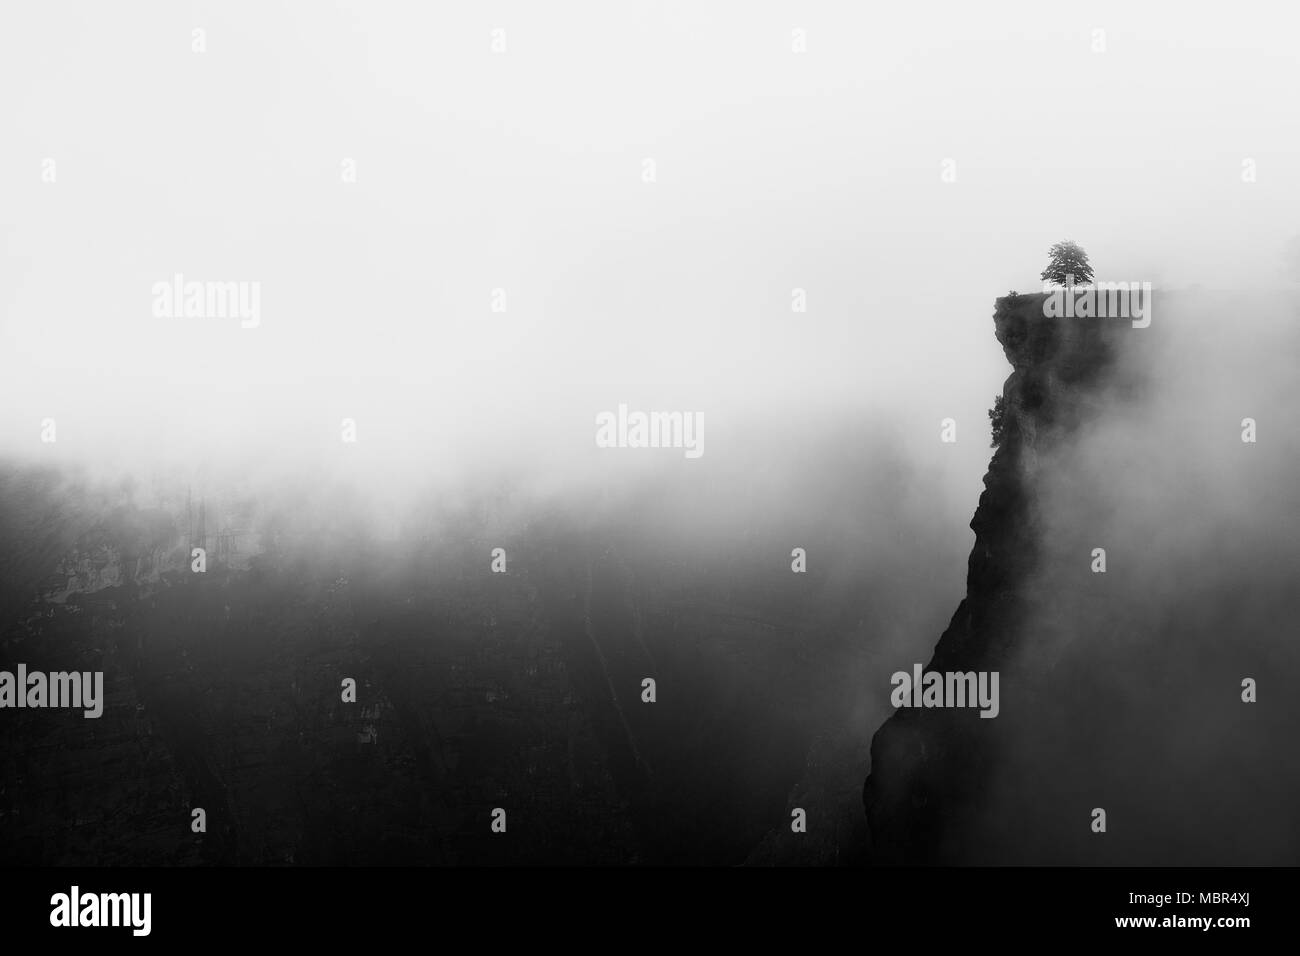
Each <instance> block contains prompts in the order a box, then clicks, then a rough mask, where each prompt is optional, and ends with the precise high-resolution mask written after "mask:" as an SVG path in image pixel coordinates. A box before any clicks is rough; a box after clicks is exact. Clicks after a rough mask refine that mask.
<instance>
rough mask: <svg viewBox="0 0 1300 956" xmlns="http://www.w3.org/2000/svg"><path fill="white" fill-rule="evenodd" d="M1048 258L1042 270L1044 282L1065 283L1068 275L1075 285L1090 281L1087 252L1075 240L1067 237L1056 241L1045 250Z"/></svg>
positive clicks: (1085, 283)
mask: <svg viewBox="0 0 1300 956" xmlns="http://www.w3.org/2000/svg"><path fill="white" fill-rule="evenodd" d="M1047 254H1048V256H1050V259H1049V260H1048V263H1047V268H1046V269H1044V270H1043V275H1042V279H1043V281H1044V282H1055V283H1056V284H1057V285H1065V282H1066V279H1067V278H1068V277H1069V276H1074V284H1075V285H1087V284H1088V283H1089V282H1091V281H1092V266H1090V265H1088V253H1086V252H1084V251H1083V247H1082V246H1080V245H1079V244H1078V243H1077V242H1074V241H1072V240H1069V239H1067V240H1066V241H1065V242H1058V243H1057V244H1056V245H1054V246H1052V248H1050V249H1048V250H1047Z"/></svg>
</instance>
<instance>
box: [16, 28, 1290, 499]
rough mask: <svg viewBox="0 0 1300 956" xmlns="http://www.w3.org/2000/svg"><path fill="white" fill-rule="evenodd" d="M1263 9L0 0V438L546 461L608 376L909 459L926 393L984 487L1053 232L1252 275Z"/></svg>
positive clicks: (615, 393)
mask: <svg viewBox="0 0 1300 956" xmlns="http://www.w3.org/2000/svg"><path fill="white" fill-rule="evenodd" d="M1270 7H1271V8H1273V9H1272V11H1271V12H1270V11H1269V8H1270ZM1276 8H1277V5H1276V4H1268V5H1264V6H1261V7H1260V8H1258V10H1255V9H1254V8H1252V7H1251V6H1250V5H1248V4H1236V5H1234V6H1233V7H1232V10H1231V16H1227V15H1225V14H1224V12H1223V9H1222V8H1221V7H1218V8H1215V7H1212V6H1210V5H1205V6H1204V8H1203V9H1201V8H1200V7H1199V6H1198V5H1197V4H1189V3H1185V2H1180V3H1166V4H1143V5H1141V6H1137V7H1135V5H1133V4H1131V3H1114V4H1108V3H1100V4H1089V5H1087V6H1083V7H1080V6H1078V5H1062V6H1056V5H1051V6H1049V5H1045V4H1041V3H1033V2H1031V3H998V4H979V5H973V4H964V3H947V4H927V5H920V6H918V5H898V4H896V5H888V6H885V5H865V4H859V3H847V2H845V3H753V2H745V3H709V4H704V3H698V2H684V3H663V2H654V3H639V4H618V5H609V4H599V3H548V4H537V3H517V4H512V3H490V4H458V5H452V4H421V3H402V4H399V3H382V2H373V3H366V4H335V5H331V6H326V5H324V4H319V3H297V4H272V3H225V2H223V3H219V4H218V3H192V4H188V5H186V4H170V3H161V2H158V3H143V4H132V5H129V6H125V7H123V6H109V5H103V4H97V3H90V2H80V3H73V4H57V5H56V4H28V5H22V6H18V7H13V6H10V7H6V9H5V11H4V13H3V15H2V19H0V89H2V90H3V91H4V92H3V94H0V129H3V130H4V134H3V135H4V141H5V148H4V149H3V151H0V228H2V229H3V235H4V246H3V262H2V264H0V303H2V308H3V312H2V314H0V452H3V453H5V454H8V455H17V456H20V457H23V458H34V459H35V458H41V457H45V458H52V457H55V456H58V457H59V458H60V459H62V460H66V459H68V458H77V459H80V460H87V461H92V462H97V463H101V464H105V465H107V464H108V463H110V462H113V463H116V466H118V467H128V468H135V469H143V468H146V467H151V466H152V464H153V463H154V462H156V461H158V460H160V459H164V460H165V459H169V458H170V459H173V460H175V459H179V460H182V461H184V460H190V459H193V458H195V457H198V456H202V455H212V456H215V457H217V458H224V459H225V460H227V461H229V460H232V459H233V458H234V457H240V458H241V459H243V460H256V461H258V462H263V463H265V462H267V461H269V460H270V459H271V458H273V457H274V456H280V457H282V458H283V459H284V460H286V461H316V460H319V461H324V462H329V461H331V460H333V456H337V455H338V454H340V448H339V442H338V433H339V422H340V420H341V419H342V418H344V417H353V418H355V419H356V420H357V422H358V430H359V445H358V447H361V448H364V449H365V452H364V453H365V454H366V455H368V456H369V458H368V459H367V460H368V461H369V462H370V463H371V465H372V467H374V468H375V469H376V470H377V471H379V472H382V473H384V474H386V475H388V476H389V477H390V478H392V476H393V475H395V474H401V473H404V471H406V470H414V471H419V472H421V474H428V473H432V472H439V473H444V474H453V473H456V472H457V471H458V470H463V469H466V468H470V467H472V465H473V463H474V462H476V461H479V460H482V459H486V458H500V459H502V460H505V461H514V462H515V463H517V464H519V465H520V466H521V467H522V466H526V467H529V468H533V469H538V470H541V469H544V468H549V469H554V470H555V472H556V473H557V474H560V475H563V474H564V473H565V472H566V469H569V470H573V469H579V470H580V469H581V468H583V467H585V466H586V463H587V462H588V458H587V455H588V453H589V451H590V449H591V447H592V432H593V425H592V422H593V416H594V415H595V414H596V413H597V412H599V411H601V410H605V409H613V408H615V407H616V406H617V404H618V403H619V402H629V403H631V404H633V405H634V406H636V405H640V406H642V407H647V408H664V409H678V410H695V411H699V412H702V413H704V414H705V416H706V421H707V422H708V423H709V425H708V426H706V429H707V431H708V436H707V443H708V452H707V454H706V456H705V459H704V460H708V458H709V456H710V455H713V456H717V455H723V454H725V453H726V448H727V447H728V436H729V434H730V435H735V436H737V437H736V440H735V442H734V443H732V444H733V445H739V444H740V437H738V436H739V431H734V432H730V433H729V432H728V427H730V426H733V425H734V427H735V428H736V429H740V425H739V424H736V423H739V422H742V421H744V422H757V423H759V424H757V425H755V424H750V425H746V426H745V427H746V428H749V429H752V428H757V427H761V423H762V422H764V421H770V420H771V416H772V415H773V414H775V413H776V412H777V411H779V412H780V414H781V415H783V416H785V418H784V419H783V420H786V421H789V420H790V419H791V417H792V416H793V420H795V421H798V420H801V416H802V417H803V418H806V419H807V420H809V421H820V422H822V423H823V424H824V423H825V422H826V421H827V420H828V418H833V417H834V416H835V415H841V414H848V413H865V414H868V415H870V416H874V417H877V418H878V419H879V420H880V421H881V422H883V423H885V424H887V425H889V426H891V427H894V428H896V429H897V431H898V436H899V437H898V441H899V442H901V443H902V444H903V445H905V446H908V447H910V448H913V449H914V453H915V454H916V455H917V456H922V457H921V461H922V463H923V464H924V463H926V462H928V461H930V459H929V458H928V457H925V456H932V455H937V454H939V453H941V452H942V450H940V449H937V434H938V425H939V420H940V419H941V418H943V417H946V416H952V417H954V418H955V419H956V420H957V421H958V422H959V427H960V431H959V445H958V448H956V449H954V450H952V452H951V454H949V457H948V459H946V460H945V461H944V464H943V468H944V474H945V476H946V478H945V480H946V481H950V482H951V484H952V488H953V494H954V495H955V496H956V500H958V501H959V502H960V510H962V511H964V512H965V513H966V514H969V510H970V507H971V505H972V504H973V500H974V495H976V494H977V493H978V478H979V475H980V474H981V473H982V472H983V469H984V467H985V465H986V464H987V458H988V449H987V443H988V440H987V434H988V422H987V418H986V416H985V414H984V412H985V409H987V408H988V406H989V405H990V404H991V401H992V398H993V395H994V394H995V393H996V392H998V391H1000V389H1001V383H1002V380H1003V379H1004V378H1005V376H1006V374H1007V372H1008V371H1009V369H1008V367H1007V366H1006V363H1005V360H1004V359H1003V357H1002V354H1001V350H1000V349H999V347H998V346H997V343H996V342H995V340H994V339H993V335H992V323H991V319H990V315H991V311H992V304H993V301H992V300H993V298H994V296H996V295H1001V294H1004V293H1005V292H1006V291H1007V290H1008V289H1011V288H1016V289H1020V290H1033V289H1035V288H1037V287H1038V286H1039V281H1038V273H1039V271H1040V270H1041V269H1042V267H1043V266H1044V264H1045V254H1046V250H1047V247H1048V246H1049V245H1050V244H1051V243H1052V242H1054V241H1057V240H1059V239H1063V238H1073V239H1075V240H1077V241H1078V242H1080V243H1081V244H1083V246H1084V247H1085V248H1086V249H1087V250H1088V252H1089V253H1090V254H1091V256H1092V260H1093V263H1094V265H1095V267H1096V268H1097V272H1098V276H1099V278H1109V279H1116V280H1118V279H1127V280H1136V281H1153V282H1156V283H1158V284H1164V285H1166V286H1168V285H1188V284H1191V283H1202V284H1204V285H1206V286H1210V287H1239V286H1243V285H1260V284H1265V285H1267V284H1276V283H1278V282H1279V281H1280V273H1279V252H1280V248H1281V244H1282V243H1283V242H1284V240H1286V239H1287V238H1288V237H1290V236H1292V235H1294V234H1296V233H1297V232H1300V225H1297V224H1298V223H1300V202H1298V201H1297V200H1298V197H1300V162H1298V161H1297V160H1300V155H1298V153H1300V133H1298V132H1297V120H1296V119H1295V117H1296V115H1297V114H1296V110H1295V104H1296V103H1297V102H1300V70H1297V69H1296V65H1295V58H1294V31H1293V29H1291V28H1289V27H1288V26H1287V25H1286V24H1280V23H1276V22H1272V21H1270V16H1272V17H1276V16H1277V14H1276ZM1291 16H1292V19H1294V18H1295V15H1294V14H1292V15H1291ZM1290 26H1292V27H1293V26H1294V23H1292V24H1291V25H1290ZM196 28H199V29H202V30H203V31H205V33H204V34H203V44H204V45H205V48H206V49H205V52H201V53H200V52H195V51H194V49H193V47H194V44H195V37H194V34H193V32H192V31H193V30H194V29H196ZM494 30H501V31H504V33H503V34H496V35H495V36H494V33H493V31H494ZM796 30H801V31H803V34H802V37H803V43H804V45H805V46H806V52H802V53H799V52H795V50H794V47H795V45H796V44H797V43H798V42H799V37H798V36H797V35H796V34H795V33H794V31H796ZM1096 31H1104V33H1098V32H1096ZM494 38H495V42H496V43H497V44H498V45H500V43H501V42H502V41H504V45H505V49H504V52H494V51H493V44H494ZM48 159H52V160H53V161H54V166H53V170H54V173H55V181H54V182H45V181H43V178H42V177H43V173H44V172H45V171H46V170H47V169H48V168H49V167H48V166H47V165H46V164H45V161H46V160H48ZM647 159H650V160H653V162H654V173H655V181H654V182H646V181H644V178H645V175H644V174H645V170H646V166H645V163H644V161H645V160H647ZM345 160H351V161H353V162H354V164H355V166H354V169H355V179H356V181H355V182H344V181H343V178H344V177H343V175H342V172H343V164H344V162H345ZM947 160H951V161H952V163H951V164H948V165H945V161H947ZM1248 161H1249V163H1248ZM1244 164H1246V165H1244ZM1246 170H1249V172H1246ZM945 171H947V172H948V173H949V175H948V177H947V178H949V179H951V180H952V181H945V176H944V173H945ZM1243 173H1245V176H1243ZM1250 179H1253V181H1247V180H1250ZM176 273H182V274H183V275H184V276H185V277H186V278H187V279H191V280H205V281H229V280H243V281H256V282H259V283H260V289H261V316H260V324H259V325H258V327H257V328H250V329H244V328H241V327H240V324H239V322H238V321H237V320H234V319H215V320H214V319H188V318H159V317H157V316H155V315H154V314H153V312H152V309H151V306H152V301H153V300H152V292H151V290H152V288H153V285H154V283H156V282H159V281H167V280H170V279H171V277H172V276H173V275H175V274H176ZM796 288H799V289H804V290H805V291H806V296H807V311H806V312H804V313H796V312H793V311H792V309H791V301H792V290H793V289H796ZM494 289H503V290H505V293H506V297H507V298H506V303H507V305H506V311H505V312H493V311H492V310H491V303H492V298H491V297H492V291H493V290H494ZM47 417H50V418H54V419H55V420H56V421H57V424H58V444H57V447H51V446H49V445H42V444H41V442H40V441H39V436H40V423H41V421H42V419H44V418H47ZM749 437H752V434H750V436H749ZM845 440H846V441H849V442H851V441H852V440H853V436H852V435H846V436H845ZM580 452H581V453H580ZM683 467H684V466H683Z"/></svg>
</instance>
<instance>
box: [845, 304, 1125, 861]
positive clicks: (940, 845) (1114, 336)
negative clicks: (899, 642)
mask: <svg viewBox="0 0 1300 956" xmlns="http://www.w3.org/2000/svg"><path fill="white" fill-rule="evenodd" d="M1043 299H1044V296H1043V295H1041V294H1038V295H1021V296H1015V297H1008V298H1001V299H998V300H997V302H996V308H995V312H994V316H993V318H994V324H995V329H996V335H997V338H998V341H999V342H1000V343H1001V345H1002V347H1003V350H1004V351H1005V353H1006V356H1007V360H1008V361H1009V362H1010V363H1011V365H1012V367H1013V371H1012V373H1011V375H1010V376H1009V377H1008V378H1007V380H1006V383H1005V385H1004V387H1003V399H1004V402H1005V407H1006V419H1005V425H1004V430H1003V436H1002V441H1001V444H1000V446H999V447H998V449H997V451H996V452H995V454H994V455H993V458H992V460H991V461H990V463H989V470H988V474H987V475H985V478H984V486H985V487H984V492H983V493H982V494H981V496H980V500H979V506H978V508H977V509H976V512H975V516H974V518H973V519H972V520H971V528H972V529H973V530H974V531H975V546H974V548H973V549H972V551H971V555H970V560H969V565H968V574H967V586H966V597H965V599H964V600H963V601H962V602H961V604H960V605H959V606H958V608H957V612H956V613H955V614H954V615H953V617H952V621H951V623H950V624H949V625H948V628H947V630H946V631H944V633H943V635H942V637H940V639H939V642H938V644H937V645H936V647H935V649H934V654H933V657H932V658H931V660H930V661H929V662H928V663H927V664H926V667H925V669H926V671H932V670H935V671H962V672H965V671H1002V670H1005V669H1006V668H1007V667H1009V666H1013V661H1014V660H1015V659H1016V657H1017V655H1018V653H1019V652H1020V651H1021V650H1022V644H1023V642H1024V641H1026V640H1030V639H1031V638H1030V636H1028V635H1026V634H1025V633H1024V632H1023V624H1024V622H1025V621H1026V619H1027V618H1028V616H1029V612H1030V610H1031V608H1032V606H1033V604H1034V602H1036V601H1039V600H1041V599H1042V595H1036V594H1034V593H1033V592H1032V589H1031V588H1030V587H1029V584H1030V578H1031V574H1032V571H1033V569H1034V567H1035V561H1036V556H1037V555H1038V553H1039V550H1040V546H1041V544H1042V541H1041V534H1042V532H1041V527H1042V523H1041V520H1040V514H1039V510H1038V501H1037V496H1036V475H1037V472H1038V459H1039V456H1040V455H1041V454H1043V453H1045V452H1047V451H1049V450H1050V449H1051V448H1052V447H1053V446H1055V445H1056V444H1057V443H1059V442H1061V441H1063V440H1064V439H1066V438H1068V437H1069V436H1070V434H1072V433H1073V432H1074V431H1075V430H1076V429H1077V427H1078V426H1079V424H1080V423H1081V422H1082V421H1084V420H1086V419H1087V417H1088V414H1089V410H1090V407H1091V405H1092V404H1093V401H1094V400H1095V398H1096V396H1097V395H1098V394H1099V393H1100V389H1101V387H1102V384H1103V382H1104V381H1105V380H1106V379H1108V378H1109V373H1110V371H1111V369H1112V367H1113V361H1112V360H1113V358H1114V356H1115V355H1116V348H1117V345H1118V341H1117V340H1118V338H1119V337H1120V336H1123V335H1124V334H1126V333H1127V331H1128V328H1129V324H1128V323H1127V322H1117V321H1115V320H1113V319H1091V318H1090V319H1080V318H1047V317H1045V316H1044V315H1043ZM1034 684H1035V682H1034V679H1033V675H1032V674H1024V675H1023V676H1022V679H1017V680H1016V681H1014V683H1013V684H1012V685H1011V686H1010V687H1009V686H1008V682H1007V681H1006V679H1005V678H1004V679H1003V681H1002V684H1001V686H1002V698H1003V702H1002V716H1001V717H1000V718H999V719H981V718H980V716H979V712H978V709H974V708H971V709H961V708H951V709H950V708H933V709H922V708H916V709H910V708H900V709H898V710H897V711H896V712H895V713H894V714H893V715H892V716H891V717H890V719H889V720H888V721H886V722H885V724H884V725H883V726H882V727H881V728H880V730H879V731H878V732H877V733H876V735H875V738H874V739H873V741H872V747H871V773H870V775H869V776H868V778H867V781H866V785H865V787H864V790H863V801H864V804H865V807H866V813H867V820H868V824H869V827H870V833H871V858H872V860H873V861H874V862H881V863H951V862H958V861H961V860H963V859H966V858H967V857H968V856H969V854H970V849H971V848H970V842H971V834H972V833H973V832H974V831H976V830H978V829H979V828H980V827H979V826H978V825H977V822H976V821H975V820H974V819H973V815H974V814H977V813H978V812H979V811H978V809H977V806H978V801H979V797H980V795H981V794H982V793H983V792H984V789H985V787H986V785H987V783H988V781H989V779H990V773H991V770H992V767H993V763H992V762H993V761H994V760H995V759H996V748H995V746H994V744H995V742H996V740H997V737H998V735H999V734H1000V733H1002V732H1003V730H1002V728H1003V727H1004V726H1005V722H1006V721H1007V720H1008V719H1010V720H1015V719H1016V718H1017V715H1024V714H1032V713H1033V712H1034V710H1033V708H1034V707H1035V706H1039V705H1040V704H1041V703H1042V702H1041V701H1039V702H1035V701H1033V700H1032V699H1031V695H1033V694H1034V693H1035V691H1034ZM1008 712H1010V714H1009V715H1008Z"/></svg>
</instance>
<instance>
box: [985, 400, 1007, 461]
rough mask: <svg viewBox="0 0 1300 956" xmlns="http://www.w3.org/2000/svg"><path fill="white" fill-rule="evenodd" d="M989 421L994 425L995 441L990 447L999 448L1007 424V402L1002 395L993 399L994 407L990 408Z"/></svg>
mask: <svg viewBox="0 0 1300 956" xmlns="http://www.w3.org/2000/svg"><path fill="white" fill-rule="evenodd" d="M989 421H990V422H991V423H992V425H993V441H992V442H991V443H990V444H989V447H990V448H997V447H998V446H999V445H1001V444H1002V435H1003V431H1004V429H1005V428H1006V424H1007V403H1006V399H1004V398H1003V397H1002V396H1001V395H999V396H998V397H997V398H995V399H993V407H992V408H990V409H989Z"/></svg>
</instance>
